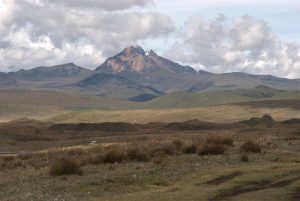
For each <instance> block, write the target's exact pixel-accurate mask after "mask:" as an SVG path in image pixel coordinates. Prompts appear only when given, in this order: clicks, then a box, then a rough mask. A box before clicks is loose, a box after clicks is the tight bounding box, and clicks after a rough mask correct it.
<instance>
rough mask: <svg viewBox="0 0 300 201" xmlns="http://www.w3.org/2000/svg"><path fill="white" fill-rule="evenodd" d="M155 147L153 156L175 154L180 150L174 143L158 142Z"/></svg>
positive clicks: (152, 151)
mask: <svg viewBox="0 0 300 201" xmlns="http://www.w3.org/2000/svg"><path fill="white" fill-rule="evenodd" d="M154 146H155V147H153V148H152V150H151V155H152V156H157V155H160V156H163V155H175V154H177V153H178V150H177V148H176V146H175V145H174V144H170V143H162V144H156V145H154Z"/></svg>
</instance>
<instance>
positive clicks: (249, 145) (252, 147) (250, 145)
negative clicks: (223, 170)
mask: <svg viewBox="0 0 300 201" xmlns="http://www.w3.org/2000/svg"><path fill="white" fill-rule="evenodd" d="M240 151H241V152H248V153H250V152H252V153H260V152H261V149H260V146H259V145H258V144H256V143H254V142H253V141H251V140H248V141H246V142H244V143H243V144H242V145H241V147H240Z"/></svg>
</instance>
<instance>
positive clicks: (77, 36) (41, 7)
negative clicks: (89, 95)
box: [0, 0, 174, 71]
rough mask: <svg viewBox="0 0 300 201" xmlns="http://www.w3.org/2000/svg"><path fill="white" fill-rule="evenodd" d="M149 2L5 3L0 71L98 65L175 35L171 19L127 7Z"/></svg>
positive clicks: (36, 0) (15, 0) (68, 0)
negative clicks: (146, 42) (124, 51)
mask: <svg viewBox="0 0 300 201" xmlns="http://www.w3.org/2000/svg"><path fill="white" fill-rule="evenodd" d="M1 2H2V1H1ZM83 2H84V4H83ZM151 3H152V1H149V0H121V1H119V0H118V1H117V0H110V1H105V0H87V1H79V0H72V1H71V0H66V1H58V0H51V1H50V0H3V2H2V3H1V4H0V11H1V10H2V11H4V12H5V15H4V18H0V33H1V35H0V68H1V69H0V70H2V71H8V70H14V69H20V68H27V67H34V66H39V65H52V64H58V63H63V62H69V61H72V62H75V63H77V64H79V65H83V66H96V65H99V64H100V63H101V62H102V61H103V60H104V58H106V57H107V56H111V55H112V54H113V53H116V52H117V51H119V50H120V49H122V48H124V47H126V46H128V45H132V44H136V43H139V42H140V41H143V40H146V39H149V38H159V37H164V36H166V35H168V34H169V33H170V32H172V31H174V24H173V21H172V19H171V18H170V17H168V16H164V15H161V14H159V13H157V12H148V11H144V12H136V11H133V10H131V9H130V8H132V7H134V6H139V7H144V6H147V5H148V4H151Z"/></svg>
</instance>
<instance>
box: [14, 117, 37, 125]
mask: <svg viewBox="0 0 300 201" xmlns="http://www.w3.org/2000/svg"><path fill="white" fill-rule="evenodd" d="M42 123H43V122H42V121H38V120H35V119H29V118H27V117H23V118H20V119H15V120H12V121H10V122H9V124H42Z"/></svg>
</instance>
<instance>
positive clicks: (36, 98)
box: [0, 90, 132, 109]
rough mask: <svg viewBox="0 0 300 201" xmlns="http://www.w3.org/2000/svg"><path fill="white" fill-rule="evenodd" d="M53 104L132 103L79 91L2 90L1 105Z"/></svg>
mask: <svg viewBox="0 0 300 201" xmlns="http://www.w3.org/2000/svg"><path fill="white" fill-rule="evenodd" d="M7 104H14V105H29V106H52V107H60V108H64V109H88V108H99V109H112V108H114V109H116V108H124V107H125V108H126V107H128V106H130V105H131V104H132V103H130V102H128V101H120V100H112V99H106V98H102V97H96V96H88V95H83V94H78V93H62V92H55V91H41V90H0V105H7Z"/></svg>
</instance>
